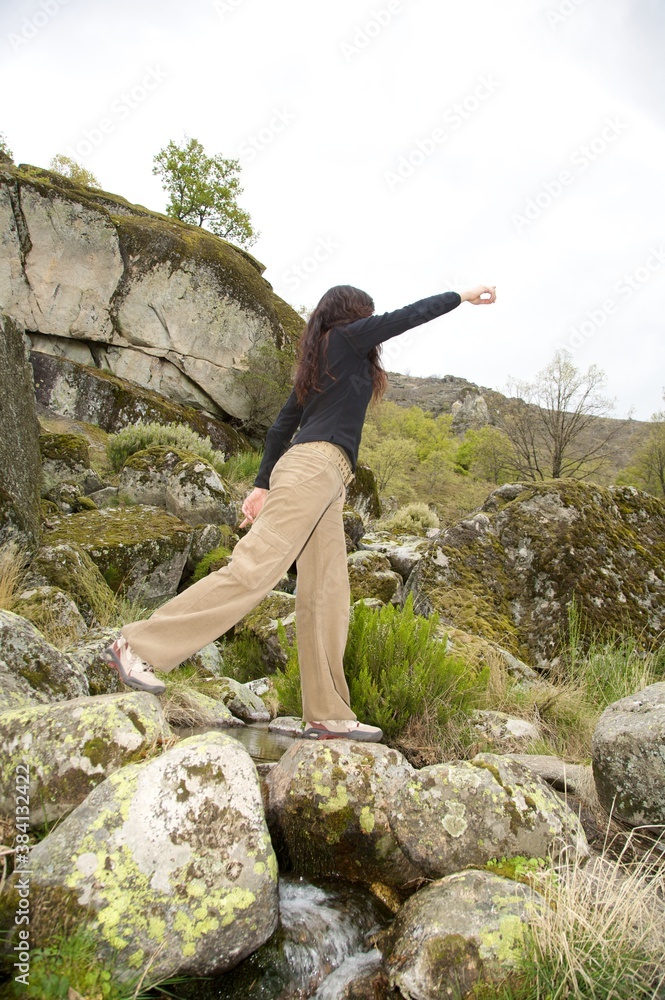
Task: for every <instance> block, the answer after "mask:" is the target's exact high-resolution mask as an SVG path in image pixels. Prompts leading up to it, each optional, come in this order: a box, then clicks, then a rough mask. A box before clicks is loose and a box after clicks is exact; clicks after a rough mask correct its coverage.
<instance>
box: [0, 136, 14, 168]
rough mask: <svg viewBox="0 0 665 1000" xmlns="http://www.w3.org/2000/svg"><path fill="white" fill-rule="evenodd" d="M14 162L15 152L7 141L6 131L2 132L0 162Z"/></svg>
mask: <svg viewBox="0 0 665 1000" xmlns="http://www.w3.org/2000/svg"><path fill="white" fill-rule="evenodd" d="M3 162H4V163H13V162H14V154H13V153H12V151H11V149H10V148H9V145H8V143H7V138H6V136H5V133H4V132H0V163H3Z"/></svg>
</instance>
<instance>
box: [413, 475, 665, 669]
mask: <svg viewBox="0 0 665 1000" xmlns="http://www.w3.org/2000/svg"><path fill="white" fill-rule="evenodd" d="M663 566H665V500H662V499H658V498H656V497H653V496H650V495H649V494H647V493H640V492H639V491H638V490H636V489H633V488H632V487H614V488H611V489H607V488H605V487H601V486H595V485H592V484H590V483H581V482H574V481H572V480H570V479H561V480H551V481H548V482H541V483H530V484H529V485H524V484H519V483H518V484H515V483H513V484H509V485H506V486H502V487H500V488H499V489H498V490H495V491H494V492H493V493H491V494H490V496H489V497H488V499H487V500H486V502H485V503H484V504H483V506H482V508H481V509H480V510H479V511H478V512H477V513H476V514H474V515H473V516H472V517H469V518H466V519H465V520H463V521H460V522H459V523H458V524H456V525H454V526H453V527H451V528H449V529H448V530H447V531H444V532H442V533H440V534H439V535H438V536H437V537H436V538H435V539H434V540H433V542H432V544H431V547H430V549H429V551H428V553H427V555H426V556H425V557H424V558H423V559H421V561H420V562H419V563H418V565H417V566H416V568H415V569H414V571H413V573H412V574H411V576H410V577H409V580H408V581H407V585H406V588H405V589H406V590H407V592H411V593H413V595H414V601H415V606H416V610H418V611H420V612H421V613H424V614H429V613H431V611H433V610H434V611H438V612H439V613H440V614H441V617H442V619H443V621H444V622H446V623H450V624H451V625H457V626H458V627H460V628H463V629H465V630H466V631H469V632H473V633H476V634H478V635H481V636H483V637H485V638H487V639H490V640H493V641H495V642H498V643H499V644H500V645H502V646H504V647H505V648H507V649H508V650H509V651H510V652H512V653H513V654H515V655H518V656H522V658H523V659H525V660H526V662H528V663H532V664H533V665H534V666H541V665H542V666H546V665H547V664H549V663H551V662H552V661H553V660H555V659H556V657H557V655H558V653H559V650H560V647H561V641H562V639H561V637H562V635H565V632H566V629H567V625H568V612H569V608H570V605H571V602H572V601H573V600H574V601H575V602H576V603H577V605H578V606H579V610H580V613H581V615H582V617H583V619H584V620H585V622H586V623H587V624H588V626H589V628H588V633H589V634H592V633H598V632H601V633H602V632H607V631H608V629H612V628H614V629H616V630H618V631H619V630H620V631H621V632H623V633H624V634H625V633H626V632H627V631H631V632H633V633H634V634H636V635H639V636H640V637H641V639H642V640H643V641H644V642H649V641H652V640H655V639H656V638H657V637H658V636H659V635H660V634H661V632H662V630H663V628H664V627H665V572H664V570H663Z"/></svg>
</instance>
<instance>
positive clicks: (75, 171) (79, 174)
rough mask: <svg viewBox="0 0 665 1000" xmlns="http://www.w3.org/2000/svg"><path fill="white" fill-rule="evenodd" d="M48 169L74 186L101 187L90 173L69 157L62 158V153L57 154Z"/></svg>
mask: <svg viewBox="0 0 665 1000" xmlns="http://www.w3.org/2000/svg"><path fill="white" fill-rule="evenodd" d="M50 167H51V170H53V171H54V172H55V173H56V174H62V176H63V177H67V178H69V180H70V181H73V182H74V183H75V184H82V185H83V187H93V188H98V187H101V185H100V183H99V181H98V180H97V178H96V177H95V175H94V174H93V173H92V171H90V170H86V168H85V167H82V166H81V164H80V163H77V162H76V160H72V158H71V157H70V156H63V155H62V153H58V155H57V156H54V157H53V159H52V160H51V163H50Z"/></svg>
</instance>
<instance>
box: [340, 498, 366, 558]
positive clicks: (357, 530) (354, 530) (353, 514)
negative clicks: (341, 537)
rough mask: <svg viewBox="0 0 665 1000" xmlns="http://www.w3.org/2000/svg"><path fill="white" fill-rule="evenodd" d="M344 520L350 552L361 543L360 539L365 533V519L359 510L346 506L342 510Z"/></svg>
mask: <svg viewBox="0 0 665 1000" xmlns="http://www.w3.org/2000/svg"><path fill="white" fill-rule="evenodd" d="M342 521H343V523H344V534H345V535H346V537H347V539H348V541H347V550H348V551H349V552H355V550H356V549H357V548H358V545H359V544H360V539H361V538H362V537H363V535H364V533H365V525H364V524H363V519H362V517H361V516H360V514H359V513H358V511H357V510H354V509H353V507H345V508H344V510H343V511H342ZM349 542H350V544H349Z"/></svg>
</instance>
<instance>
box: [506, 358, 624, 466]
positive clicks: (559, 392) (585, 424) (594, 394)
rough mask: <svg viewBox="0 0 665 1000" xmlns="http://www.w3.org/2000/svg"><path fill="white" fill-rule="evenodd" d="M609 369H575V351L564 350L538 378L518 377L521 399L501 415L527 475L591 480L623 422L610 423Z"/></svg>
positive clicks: (515, 391)
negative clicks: (605, 393) (526, 378)
mask: <svg viewBox="0 0 665 1000" xmlns="http://www.w3.org/2000/svg"><path fill="white" fill-rule="evenodd" d="M605 384H606V379H605V373H604V372H603V371H602V370H601V369H600V368H598V367H597V366H596V365H591V366H590V367H589V368H588V369H587V371H586V372H583V371H581V370H580V369H579V368H576V367H575V365H574V364H573V361H572V355H571V354H570V351H566V350H559V351H557V352H556V354H555V355H554V359H553V360H552V361H551V362H550V363H549V364H548V365H546V367H545V368H543V369H542V371H540V372H538V374H537V375H536V377H535V380H534V381H533V382H527V381H520V380H518V379H513V380H512V381H511V383H510V384H509V391H510V393H511V395H512V396H514V397H516V398H514V399H513V400H512V401H511V405H510V406H509V407H508V408H507V409H506V411H505V412H504V414H503V415H502V417H501V419H500V426H501V430H503V431H504V432H505V433H506V434H507V435H508V437H509V438H510V441H511V443H512V446H513V449H514V465H515V470H516V472H517V474H518V475H519V476H520V477H522V478H523V479H530V480H536V481H537V480H539V479H548V478H552V479H567V478H572V479H588V478H589V476H591V475H594V474H595V473H597V472H598V470H599V469H600V468H601V467H602V465H603V464H604V463H605V461H606V458H607V456H608V450H609V446H610V443H611V441H612V440H613V438H614V437H615V436H616V435H617V433H618V432H619V431H620V430H621V428H622V427H623V424H624V421H619V420H612V421H611V422H606V421H605V420H601V419H599V418H604V417H608V416H609V414H610V413H611V411H612V410H613V409H614V405H615V403H614V400H611V399H608V398H607V397H605V396H603V395H602V390H603V389H604V388H605Z"/></svg>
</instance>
